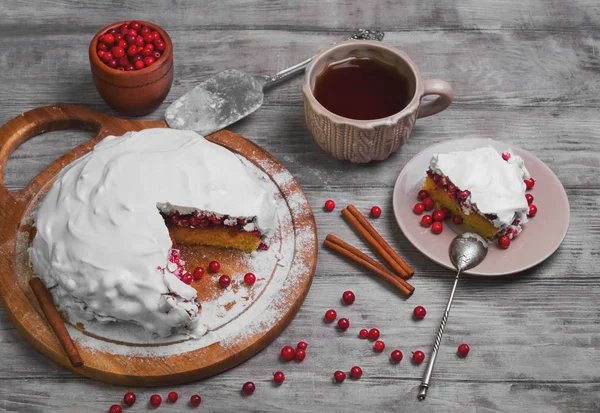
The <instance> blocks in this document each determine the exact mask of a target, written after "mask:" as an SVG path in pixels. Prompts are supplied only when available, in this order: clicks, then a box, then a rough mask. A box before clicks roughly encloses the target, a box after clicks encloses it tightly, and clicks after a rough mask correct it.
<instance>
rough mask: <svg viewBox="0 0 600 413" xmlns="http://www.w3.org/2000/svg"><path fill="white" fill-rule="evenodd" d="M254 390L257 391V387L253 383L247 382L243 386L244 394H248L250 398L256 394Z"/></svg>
mask: <svg viewBox="0 0 600 413" xmlns="http://www.w3.org/2000/svg"><path fill="white" fill-rule="evenodd" d="M254 390H256V386H255V385H254V383H252V382H251V381H247V382H246V383H244V385H243V386H242V392H244V394H247V395H248V396H249V395H251V394H252V393H254Z"/></svg>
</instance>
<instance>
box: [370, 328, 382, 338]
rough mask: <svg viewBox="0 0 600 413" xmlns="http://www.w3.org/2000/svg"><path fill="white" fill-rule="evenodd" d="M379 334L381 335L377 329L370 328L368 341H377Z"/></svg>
mask: <svg viewBox="0 0 600 413" xmlns="http://www.w3.org/2000/svg"><path fill="white" fill-rule="evenodd" d="M380 334H381V333H380V332H379V330H378V329H376V328H372V329H370V330H369V340H371V341H375V340H377V339H378V338H379V335H380Z"/></svg>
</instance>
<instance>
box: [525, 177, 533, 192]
mask: <svg viewBox="0 0 600 413" xmlns="http://www.w3.org/2000/svg"><path fill="white" fill-rule="evenodd" d="M523 182H525V186H526V187H527V189H528V190H529V189H531V188H533V187H534V185H535V179H533V178H529V179H524V180H523Z"/></svg>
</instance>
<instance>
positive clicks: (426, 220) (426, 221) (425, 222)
mask: <svg viewBox="0 0 600 413" xmlns="http://www.w3.org/2000/svg"><path fill="white" fill-rule="evenodd" d="M432 223H433V218H432V217H431V215H423V218H421V226H422V227H425V228H429V227H430V226H431V224H432Z"/></svg>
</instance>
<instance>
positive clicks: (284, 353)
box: [281, 346, 296, 361]
mask: <svg viewBox="0 0 600 413" xmlns="http://www.w3.org/2000/svg"><path fill="white" fill-rule="evenodd" d="M295 357H296V350H294V347H292V346H285V347H284V348H282V349H281V358H282V359H284V360H285V361H290V360H293V359H294V358H295Z"/></svg>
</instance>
